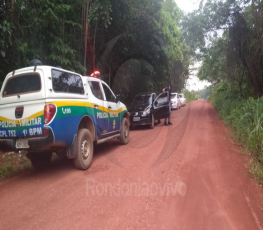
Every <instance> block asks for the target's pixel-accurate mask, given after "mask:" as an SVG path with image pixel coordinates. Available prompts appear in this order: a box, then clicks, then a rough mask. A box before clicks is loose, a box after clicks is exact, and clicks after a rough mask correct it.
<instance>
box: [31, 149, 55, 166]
mask: <svg viewBox="0 0 263 230" xmlns="http://www.w3.org/2000/svg"><path fill="white" fill-rule="evenodd" d="M51 158H52V152H47V153H46V152H40V153H31V154H30V158H29V159H30V161H31V164H32V165H33V167H34V168H36V169H38V170H40V169H44V168H46V167H47V166H48V165H49V163H50V161H51Z"/></svg>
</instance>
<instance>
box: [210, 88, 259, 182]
mask: <svg viewBox="0 0 263 230" xmlns="http://www.w3.org/2000/svg"><path fill="white" fill-rule="evenodd" d="M237 95H238V92H237V89H235V88H233V86H231V85H229V84H226V83H222V84H218V86H216V87H215V89H214V90H213V92H212V95H211V97H210V102H211V103H212V105H213V106H214V107H215V109H216V110H217V112H218V115H219V117H220V118H221V119H222V120H223V122H224V123H225V124H226V126H227V127H228V128H229V129H230V131H231V132H230V133H231V136H232V138H233V139H234V140H235V141H236V142H238V143H240V145H241V154H242V155H246V156H248V157H249V168H248V171H249V173H250V174H251V175H253V176H254V177H255V178H256V179H257V181H258V182H259V183H261V184H262V183H263V98H258V99H254V98H252V97H249V98H247V99H244V98H241V97H238V96H237ZM247 152H249V153H252V154H247Z"/></svg>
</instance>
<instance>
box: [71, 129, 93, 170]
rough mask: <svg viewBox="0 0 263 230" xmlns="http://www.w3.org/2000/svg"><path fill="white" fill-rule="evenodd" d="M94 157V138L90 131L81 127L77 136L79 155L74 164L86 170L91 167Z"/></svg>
mask: <svg viewBox="0 0 263 230" xmlns="http://www.w3.org/2000/svg"><path fill="white" fill-rule="evenodd" d="M92 158H93V140H92V136H91V134H90V131H89V130H87V129H80V130H79V131H78V136H77V155H76V157H75V158H74V164H75V166H76V168H77V169H80V170H86V169H88V168H89V167H90V165H91V161H92Z"/></svg>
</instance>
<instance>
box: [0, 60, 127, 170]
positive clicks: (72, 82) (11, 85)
mask: <svg viewBox="0 0 263 230" xmlns="http://www.w3.org/2000/svg"><path fill="white" fill-rule="evenodd" d="M31 63H32V64H31V66H29V67H26V68H22V69H18V70H14V71H13V72H11V73H9V74H8V75H7V76H6V78H5V80H4V82H3V85H2V88H1V93H0V150H1V151H5V152H7V151H14V152H20V153H22V154H24V153H25V154H26V156H27V157H28V158H29V159H30V160H31V163H32V165H33V166H34V167H35V168H37V169H41V168H44V167H45V166H47V165H48V164H49V163H50V160H51V157H52V152H55V153H57V155H59V156H67V157H68V158H69V159H73V160H74V164H75V166H76V168H78V169H81V170H86V169H88V168H89V166H90V165H91V161H92V158H93V146H94V143H95V144H99V143H102V142H105V141H107V140H109V139H111V138H117V139H119V140H120V142H121V143H122V144H127V143H128V142H129V113H128V111H127V109H126V106H125V105H124V104H122V103H121V102H120V97H119V96H118V95H117V96H115V95H114V93H113V92H112V90H111V89H110V88H109V87H108V85H107V84H106V83H105V82H103V81H102V80H100V79H99V78H98V77H97V76H98V74H99V72H97V71H96V72H95V73H94V74H92V75H91V76H87V77H85V76H81V75H80V74H77V73H74V72H71V71H67V70H64V69H62V68H56V67H52V66H44V65H42V64H41V62H40V61H39V60H34V61H33V62H32V61H31Z"/></svg>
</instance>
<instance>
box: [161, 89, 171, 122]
mask: <svg viewBox="0 0 263 230" xmlns="http://www.w3.org/2000/svg"><path fill="white" fill-rule="evenodd" d="M163 92H168V97H169V115H168V117H166V118H165V119H164V125H172V123H171V87H170V85H168V87H166V88H164V89H163ZM167 119H168V123H167Z"/></svg>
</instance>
